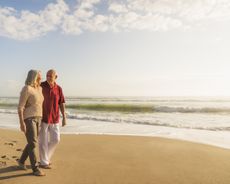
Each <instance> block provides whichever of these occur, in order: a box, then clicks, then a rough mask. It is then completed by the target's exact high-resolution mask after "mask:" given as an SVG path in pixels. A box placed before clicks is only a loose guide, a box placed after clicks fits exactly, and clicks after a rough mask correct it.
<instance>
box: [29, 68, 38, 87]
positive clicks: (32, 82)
mask: <svg viewBox="0 0 230 184" xmlns="http://www.w3.org/2000/svg"><path fill="white" fill-rule="evenodd" d="M39 72H40V71H39V70H30V71H29V72H28V74H27V77H26V81H25V85H29V86H33V87H34V86H36V85H37V78H38V73H39Z"/></svg>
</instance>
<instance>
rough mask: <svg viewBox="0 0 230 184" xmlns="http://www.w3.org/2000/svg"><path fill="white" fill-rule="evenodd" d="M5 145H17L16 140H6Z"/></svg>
mask: <svg viewBox="0 0 230 184" xmlns="http://www.w3.org/2000/svg"><path fill="white" fill-rule="evenodd" d="M4 145H9V146H15V145H16V143H15V142H5V143H4Z"/></svg>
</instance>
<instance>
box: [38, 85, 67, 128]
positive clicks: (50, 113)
mask: <svg viewBox="0 0 230 184" xmlns="http://www.w3.org/2000/svg"><path fill="white" fill-rule="evenodd" d="M41 87H42V93H43V96H44V101H43V115H42V122H45V123H48V124H55V123H58V122H59V118H60V113H59V105H60V104H61V103H65V97H64V95H63V92H62V88H61V87H60V86H59V85H57V84H56V83H55V84H54V86H53V87H50V85H49V83H48V82H47V81H45V82H42V83H41Z"/></svg>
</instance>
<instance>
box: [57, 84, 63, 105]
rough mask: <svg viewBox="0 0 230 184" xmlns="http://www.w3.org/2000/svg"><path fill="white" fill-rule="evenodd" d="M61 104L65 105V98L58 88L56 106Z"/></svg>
mask: <svg viewBox="0 0 230 184" xmlns="http://www.w3.org/2000/svg"><path fill="white" fill-rule="evenodd" d="M62 103H65V97H64V94H63V92H62V88H61V87H59V101H58V104H59V105H60V104H62Z"/></svg>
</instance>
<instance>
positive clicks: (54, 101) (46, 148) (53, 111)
mask: <svg viewBox="0 0 230 184" xmlns="http://www.w3.org/2000/svg"><path fill="white" fill-rule="evenodd" d="M56 79H57V73H56V71H55V70H53V69H51V70H49V71H48V72H47V74H46V81H45V82H42V83H41V87H42V93H43V96H44V102H43V116H42V123H41V130H40V134H39V155H40V167H41V168H44V169H51V166H50V164H51V162H50V160H51V157H52V155H53V153H54V151H55V148H56V146H57V144H58V143H59V141H60V128H59V118H60V113H59V108H60V110H61V113H62V117H63V119H62V126H65V125H66V115H65V98H64V95H63V92H62V88H61V87H60V86H59V85H57V84H56V82H55V81H56Z"/></svg>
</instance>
